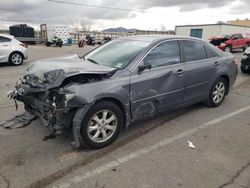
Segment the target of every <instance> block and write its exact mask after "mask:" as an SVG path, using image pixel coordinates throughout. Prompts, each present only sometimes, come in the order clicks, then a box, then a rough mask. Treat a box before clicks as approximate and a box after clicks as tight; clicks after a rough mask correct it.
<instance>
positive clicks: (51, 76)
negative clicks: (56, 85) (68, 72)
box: [43, 70, 64, 83]
mask: <svg viewBox="0 0 250 188" xmlns="http://www.w3.org/2000/svg"><path fill="white" fill-rule="evenodd" d="M63 75H64V71H63V70H54V71H50V72H47V73H45V74H44V75H43V76H44V78H43V82H44V83H53V82H55V81H56V80H57V79H58V78H59V77H61V76H63Z"/></svg>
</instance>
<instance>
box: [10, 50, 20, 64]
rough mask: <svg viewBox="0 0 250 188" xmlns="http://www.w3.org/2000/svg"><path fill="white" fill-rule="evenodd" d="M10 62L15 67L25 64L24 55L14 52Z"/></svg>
mask: <svg viewBox="0 0 250 188" xmlns="http://www.w3.org/2000/svg"><path fill="white" fill-rule="evenodd" d="M9 62H10V63H11V64H12V65H15V66H18V65H21V64H22V63H23V56H22V54H20V53H19V52H13V53H12V54H10V57H9Z"/></svg>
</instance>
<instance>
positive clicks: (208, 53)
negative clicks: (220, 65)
mask: <svg viewBox="0 0 250 188" xmlns="http://www.w3.org/2000/svg"><path fill="white" fill-rule="evenodd" d="M205 49H206V52H207V57H208V58H213V57H217V55H216V54H215V53H214V52H213V51H212V50H211V49H210V48H208V47H207V46H205Z"/></svg>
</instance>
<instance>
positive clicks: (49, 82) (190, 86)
mask: <svg viewBox="0 0 250 188" xmlns="http://www.w3.org/2000/svg"><path fill="white" fill-rule="evenodd" d="M236 64H237V62H236V61H235V58H234V56H233V55H232V54H229V53H225V52H222V51H221V50H219V49H217V48H216V47H214V46H213V45H210V44H209V43H207V42H205V41H202V40H199V39H196V38H189V37H178V36H134V37H127V38H122V39H117V40H113V41H110V42H109V43H106V44H104V45H102V46H100V47H99V48H97V49H95V50H93V51H91V52H90V53H88V54H86V55H85V56H83V57H79V56H77V55H74V56H70V57H63V58H54V59H46V60H40V61H37V62H34V63H33V64H32V65H31V66H29V67H28V69H27V70H26V74H25V76H24V77H23V79H22V80H21V82H20V83H19V84H18V85H17V86H16V89H15V90H14V91H13V92H12V94H11V96H12V98H14V99H16V100H19V101H22V102H23V103H24V105H25V109H26V110H27V111H29V112H32V113H35V114H36V115H37V116H38V117H40V118H41V119H42V120H43V122H44V124H45V125H46V126H48V127H50V128H51V130H53V132H54V133H56V132H61V131H62V130H64V129H67V128H70V127H71V128H72V130H73V135H74V142H72V146H73V147H75V148H78V147H80V145H81V144H84V145H87V146H89V147H91V148H102V147H105V146H107V145H109V144H111V143H112V142H113V141H114V140H115V139H116V138H117V136H118V134H119V133H120V131H121V130H122V129H126V128H127V127H128V126H129V125H130V124H131V123H132V122H134V121H136V120H139V119H142V118H146V117H151V116H153V115H154V114H156V113H159V112H162V111H168V110H170V109H171V110H173V109H178V108H180V107H183V106H187V105H190V104H194V103H200V102H204V103H205V104H207V105H208V106H210V107H216V106H219V105H220V104H221V103H222V102H223V100H224V98H225V96H226V95H227V94H228V92H229V90H230V88H231V87H232V85H233V84H234V82H235V80H236V77H237V73H238V69H237V65H236Z"/></svg>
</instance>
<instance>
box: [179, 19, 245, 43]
mask: <svg viewBox="0 0 250 188" xmlns="http://www.w3.org/2000/svg"><path fill="white" fill-rule="evenodd" d="M175 33H176V35H184V36H192V37H197V38H201V39H204V40H208V39H209V38H210V37H212V36H217V35H223V34H232V33H242V34H246V33H250V27H247V26H239V25H233V24H227V23H217V24H203V25H180V26H176V27H175Z"/></svg>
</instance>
